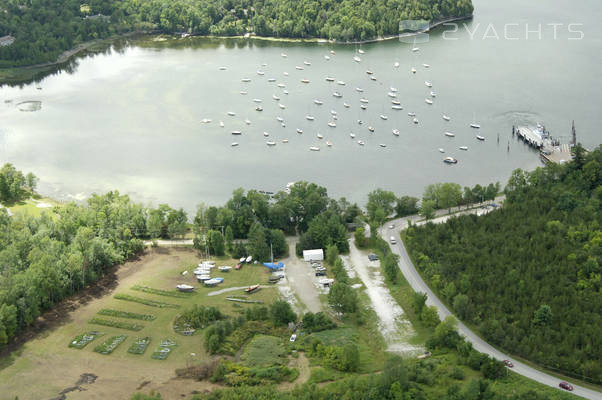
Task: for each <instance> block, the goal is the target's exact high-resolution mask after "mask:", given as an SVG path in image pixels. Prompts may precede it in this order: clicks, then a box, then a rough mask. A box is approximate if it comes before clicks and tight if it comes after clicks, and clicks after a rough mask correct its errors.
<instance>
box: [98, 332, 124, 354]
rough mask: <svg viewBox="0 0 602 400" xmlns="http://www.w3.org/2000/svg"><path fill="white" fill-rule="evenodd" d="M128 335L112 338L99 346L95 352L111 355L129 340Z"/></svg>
mask: <svg viewBox="0 0 602 400" xmlns="http://www.w3.org/2000/svg"><path fill="white" fill-rule="evenodd" d="M127 337H128V336H127V335H117V336H111V337H110V338H109V339H107V340H106V341H105V342H104V343H102V344H99V345H98V346H96V347H95V348H94V351H95V352H97V353H100V354H105V355H107V354H111V353H112V352H113V351H115V349H116V348H117V347H119V345H120V344H121V343H123V342H124V341H125V339H127Z"/></svg>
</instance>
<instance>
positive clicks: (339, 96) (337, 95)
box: [332, 92, 343, 99]
mask: <svg viewBox="0 0 602 400" xmlns="http://www.w3.org/2000/svg"><path fill="white" fill-rule="evenodd" d="M332 95H333V96H334V97H336V98H339V99H340V98H341V97H343V95H342V94H340V93H339V92H334V93H333V94H332Z"/></svg>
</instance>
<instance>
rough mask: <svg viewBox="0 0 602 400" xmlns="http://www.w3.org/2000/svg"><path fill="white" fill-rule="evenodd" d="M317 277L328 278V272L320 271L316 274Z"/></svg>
mask: <svg viewBox="0 0 602 400" xmlns="http://www.w3.org/2000/svg"><path fill="white" fill-rule="evenodd" d="M316 276H326V271H318V272H316Z"/></svg>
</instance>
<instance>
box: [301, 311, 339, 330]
mask: <svg viewBox="0 0 602 400" xmlns="http://www.w3.org/2000/svg"><path fill="white" fill-rule="evenodd" d="M336 327H337V325H336V324H335V323H334V322H333V321H332V320H331V319H330V318H328V317H327V316H326V314H324V313H323V312H321V311H320V312H318V313H316V314H314V313H312V312H308V313H306V314H305V315H303V330H305V331H306V332H307V333H312V332H320V331H326V330H328V329H334V328H336Z"/></svg>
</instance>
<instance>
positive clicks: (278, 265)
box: [263, 262, 284, 271]
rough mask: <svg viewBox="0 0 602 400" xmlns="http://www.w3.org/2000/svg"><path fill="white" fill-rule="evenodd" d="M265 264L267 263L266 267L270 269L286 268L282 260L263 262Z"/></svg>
mask: <svg viewBox="0 0 602 400" xmlns="http://www.w3.org/2000/svg"><path fill="white" fill-rule="evenodd" d="M263 265H265V266H266V267H268V268H269V269H271V270H274V271H278V270H281V269H282V268H284V264H283V263H281V262H277V263H263Z"/></svg>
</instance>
